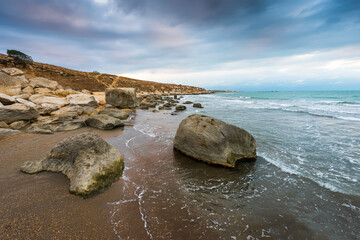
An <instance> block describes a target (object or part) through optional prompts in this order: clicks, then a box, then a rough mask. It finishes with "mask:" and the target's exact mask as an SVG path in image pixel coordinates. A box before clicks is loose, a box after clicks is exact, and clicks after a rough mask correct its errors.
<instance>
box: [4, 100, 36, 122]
mask: <svg viewBox="0 0 360 240" xmlns="http://www.w3.org/2000/svg"><path fill="white" fill-rule="evenodd" d="M38 116H39V114H38V112H37V111H36V110H35V109H34V108H32V107H29V106H26V105H24V104H20V103H15V104H12V105H8V106H2V107H0V121H4V122H6V123H12V122H15V121H19V120H32V119H36V118H37V117H38Z"/></svg>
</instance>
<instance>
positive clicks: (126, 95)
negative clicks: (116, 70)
mask: <svg viewBox="0 0 360 240" xmlns="http://www.w3.org/2000/svg"><path fill="white" fill-rule="evenodd" d="M105 101H106V103H107V104H110V105H112V106H114V107H119V108H135V107H136V91H135V88H107V89H106V90H105Z"/></svg>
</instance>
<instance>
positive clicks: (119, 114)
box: [99, 108, 129, 120]
mask: <svg viewBox="0 0 360 240" xmlns="http://www.w3.org/2000/svg"><path fill="white" fill-rule="evenodd" d="M99 114H105V115H109V116H111V117H114V118H118V119H122V120H123V119H127V118H128V117H129V114H128V113H127V112H124V111H121V110H119V109H116V108H105V109H103V110H101V111H100V112H99Z"/></svg>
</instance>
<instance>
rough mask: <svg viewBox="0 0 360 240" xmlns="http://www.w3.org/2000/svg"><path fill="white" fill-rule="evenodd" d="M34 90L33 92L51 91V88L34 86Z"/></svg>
mask: <svg viewBox="0 0 360 240" xmlns="http://www.w3.org/2000/svg"><path fill="white" fill-rule="evenodd" d="M34 92H35V94H42V93H51V90H50V89H49V88H35V89H34Z"/></svg>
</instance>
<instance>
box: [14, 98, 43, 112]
mask: <svg viewBox="0 0 360 240" xmlns="http://www.w3.org/2000/svg"><path fill="white" fill-rule="evenodd" d="M16 102H18V103H21V104H24V105H26V106H29V107H32V108H35V109H37V107H38V106H37V105H36V104H35V103H33V102H30V101H27V100H24V99H22V98H16Z"/></svg>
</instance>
